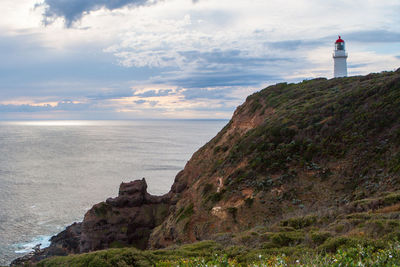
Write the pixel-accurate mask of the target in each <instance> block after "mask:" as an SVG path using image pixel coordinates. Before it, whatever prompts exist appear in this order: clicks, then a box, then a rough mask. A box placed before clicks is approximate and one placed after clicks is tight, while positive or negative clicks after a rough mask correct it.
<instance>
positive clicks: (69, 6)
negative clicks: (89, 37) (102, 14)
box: [37, 0, 156, 27]
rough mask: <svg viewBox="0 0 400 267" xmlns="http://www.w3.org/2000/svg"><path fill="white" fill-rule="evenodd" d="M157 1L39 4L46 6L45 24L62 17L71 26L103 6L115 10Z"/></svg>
mask: <svg viewBox="0 0 400 267" xmlns="http://www.w3.org/2000/svg"><path fill="white" fill-rule="evenodd" d="M155 2H156V1H154V0H153V1H151V0H45V1H44V2H43V3H42V4H38V5H37V6H43V5H44V6H45V12H44V14H43V16H44V20H43V22H44V23H45V24H50V23H52V22H53V21H54V20H55V19H57V18H59V17H61V18H64V20H65V25H66V26H67V27H71V26H72V24H73V23H74V22H76V21H78V20H80V19H81V18H82V16H83V15H85V14H89V13H90V12H92V11H96V10H99V9H102V8H105V9H108V10H114V9H118V8H122V7H125V6H129V7H138V6H144V5H150V4H153V3H155Z"/></svg>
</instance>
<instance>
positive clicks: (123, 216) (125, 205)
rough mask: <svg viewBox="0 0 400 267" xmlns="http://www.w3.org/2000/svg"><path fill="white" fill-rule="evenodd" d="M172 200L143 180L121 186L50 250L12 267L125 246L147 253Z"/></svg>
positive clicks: (54, 241)
mask: <svg viewBox="0 0 400 267" xmlns="http://www.w3.org/2000/svg"><path fill="white" fill-rule="evenodd" d="M172 196H173V193H172V192H170V193H168V194H166V195H163V196H153V195H150V194H149V193H147V183H146V180H145V179H144V178H143V179H142V180H136V181H133V182H129V183H121V185H120V188H119V194H118V196H117V197H115V198H108V199H107V200H106V201H105V202H101V203H98V204H96V205H94V206H93V207H92V208H91V209H90V210H89V211H88V212H87V213H86V214H85V217H84V219H83V221H82V222H79V223H74V224H72V225H70V226H68V227H67V228H66V229H65V230H64V231H62V232H60V233H59V234H57V235H55V236H53V237H52V238H51V239H50V241H51V244H50V246H49V247H47V248H43V249H40V248H37V249H36V250H35V251H33V252H31V253H29V254H27V255H25V256H23V257H20V258H18V259H15V260H14V261H12V263H11V266H19V265H23V264H26V263H35V262H39V261H41V260H43V259H46V258H49V257H53V256H66V255H69V254H77V253H84V252H89V251H95V250H100V249H107V248H112V247H121V246H126V245H130V246H134V247H136V248H139V249H146V248H147V244H148V239H149V237H150V233H151V231H152V230H153V229H154V228H155V227H156V226H158V225H160V224H161V223H162V222H163V220H164V219H165V218H166V216H167V215H168V214H169V209H170V207H171V204H172V203H174V201H173V197H172Z"/></svg>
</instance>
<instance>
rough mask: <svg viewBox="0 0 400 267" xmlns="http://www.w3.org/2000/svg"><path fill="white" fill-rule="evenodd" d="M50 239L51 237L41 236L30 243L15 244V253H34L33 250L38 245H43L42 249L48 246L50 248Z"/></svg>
mask: <svg viewBox="0 0 400 267" xmlns="http://www.w3.org/2000/svg"><path fill="white" fill-rule="evenodd" d="M50 238H51V236H46V235H41V236H37V237H35V238H33V239H32V240H31V241H29V242H28V243H18V244H15V245H14V247H15V251H14V252H15V253H18V254H24V253H29V252H31V251H33V248H34V247H35V246H36V245H38V244H41V245H40V248H47V247H48V246H50Z"/></svg>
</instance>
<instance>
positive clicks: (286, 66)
mask: <svg viewBox="0 0 400 267" xmlns="http://www.w3.org/2000/svg"><path fill="white" fill-rule="evenodd" d="M82 1H85V0H82ZM40 2H42V1H39V0H19V1H15V0H3V1H1V2H0V10H2V11H3V12H2V16H0V29H1V31H2V32H1V34H2V36H10V35H13V36H18V35H24V36H25V38H22V39H21V40H23V39H29V38H30V39H32V40H34V41H35V44H37V45H38V46H41V47H42V48H43V49H42V50H40V51H41V53H40V54H38V55H39V56H37V57H32V59H31V60H32V61H34V62H33V63H32V62H30V63H31V65H32V66H34V65H35V64H34V63H36V62H39V61H41V60H43V58H44V59H46V60H50V59H52V60H54V61H55V63H57V62H58V61H57V60H59V63H58V64H59V65H62V64H65V58H67V57H69V56H72V57H73V56H74V55H75V54H76V55H75V56H76V57H82V55H85V56H88V55H90V56H88V57H87V58H88V59H87V60H92V61H93V62H88V68H87V69H85V68H83V67H81V66H80V65H81V61H79V63H77V65H79V66H76V68H77V69H81V72H82V75H80V76H79V79H77V80H76V81H74V82H71V80H68V81H62V79H57V80H53V79H52V77H49V78H48V79H44V80H43V81H42V82H40V81H37V84H38V88H40V84H42V85H43V86H44V84H47V85H46V86H47V87H46V90H45V89H44V87H43V89H42V91H40V89H38V90H36V91H35V94H39V95H38V96H35V97H37V99H39V98H46V96H47V97H48V96H49V92H48V90H49V89H48V87H49V85H48V84H49V83H51V86H52V88H54V89H53V90H54V92H52V94H51V96H55V95H57V94H61V93H60V92H57V90H64V91H63V92H62V95H65V90H66V89H65V88H66V86H65V84H68V86H70V87H71V88H70V89H68V90H69V91H70V92H71V95H70V96H69V97H70V98H73V97H74V95H73V94H76V99H78V100H79V101H82V100H84V99H83V98H84V97H85V95H86V96H88V98H89V99H87V101H97V102H96V105H97V106H96V108H100V107H101V106H103V107H104V108H105V109H107V110H109V109H113V110H116V111H118V112H120V113H124V112H125V113H129V114H133V113H134V114H139V116H144V115H148V114H150V113H151V114H152V115H154V116H156V114H159V116H187V115H188V114H190V116H197V117H198V116H207V115H209V114H212V113H219V114H220V115H221V116H227V117H229V116H230V113H231V112H232V111H233V109H234V107H235V106H236V105H237V104H239V103H240V102H242V101H243V100H244V98H245V96H247V95H248V94H249V93H252V92H254V91H255V90H258V89H260V88H261V87H264V86H265V85H267V84H272V83H275V82H277V81H283V80H290V81H296V80H302V79H304V78H312V77H320V76H326V77H332V67H333V62H332V49H333V42H334V41H335V38H336V35H337V34H342V35H343V38H344V39H345V40H346V41H347V47H348V52H349V59H348V64H349V74H350V75H352V74H357V75H358V74H367V73H368V72H371V71H374V72H375V71H381V70H392V69H395V68H397V67H399V66H400V58H399V57H398V56H399V55H400V48H399V47H400V46H399V41H396V40H397V39H396V38H397V35H398V34H400V32H399V29H398V25H399V24H400V16H398V14H399V13H400V3H399V2H398V0H384V1H378V0H364V1H361V0H355V1H344V0H336V1H332V0H327V1H319V0H302V1H300V0H297V1H296V0H283V1H282V0H280V1H278V0H270V1H265V0H253V1H248V0H235V1H232V0H218V1H215V0H200V1H197V2H196V3H195V4H193V1H191V0H168V1H159V2H158V3H156V4H154V5H150V6H141V7H135V8H130V7H123V8H119V9H113V10H111V11H110V10H108V9H106V8H101V9H97V10H94V11H91V12H90V13H89V14H87V15H84V16H83V17H82V19H81V20H80V21H78V22H77V23H76V24H74V27H72V28H66V27H65V26H64V21H63V18H59V19H56V21H55V23H53V24H51V25H48V26H47V27H44V26H43V25H42V24H41V21H42V19H43V17H42V14H43V12H44V7H40V8H36V9H35V8H34V6H35V4H37V3H40ZM357 33H358V35H357ZM360 33H362V34H360ZM368 34H374V35H375V34H376V35H377V37H376V39H377V40H376V41H374V44H372V43H371V41H370V40H366V39H368V38H366V36H367V37H368ZM396 34H397V35H396ZM380 37H381V38H382V39H380ZM363 40H366V41H363ZM387 41H391V42H392V43H393V44H392V45H388V44H385V43H384V42H387ZM21 49H22V48H21ZM76 51H79V52H78V53H76ZM396 56H397V57H396ZM39 58H40V59H39ZM11 59H12V58H11ZM93 59H96V60H93ZM90 64H92V66H93V68H92V69H96V70H99V64H104V65H105V66H109V65H112V64H118V65H119V66H122V68H121V69H125V70H127V71H131V72H132V78H127V77H129V74H124V76H123V77H124V79H123V80H121V81H120V82H119V85H118V81H117V80H113V81H112V82H111V81H110V82H109V83H107V81H105V82H104V81H103V80H102V83H105V84H104V85H99V86H98V88H99V89H98V94H95V93H93V91H94V89H93V88H94V87H95V86H97V85H98V84H101V83H99V82H98V81H96V79H97V78H96V77H95V78H93V77H91V78H89V76H90V75H88V78H85V76H84V74H85V71H86V72H87V73H90V71H91V68H90V67H91V65H90ZM50 67H51V66H50ZM50 67H49V66H46V68H50ZM72 67H73V66H72ZM72 67H71V68H72ZM44 71H45V70H44ZM113 71H121V72H123V70H119V69H117V68H115V69H113ZM136 73H140V75H141V78H140V79H139V78H137V77H138V76H140V75H139V74H136ZM105 74H107V71H104V72H102V74H101V75H102V77H99V78H102V79H103V78H104V77H103V76H105ZM134 75H136V76H134ZM94 76H95V75H94ZM82 77H83V78H82ZM68 78H69V79H70V77H68ZM96 82H97V83H96ZM88 84H90V87H91V88H90V90H89V89H88V87H89V86H88ZM130 87H132V88H133V89H134V90H136V91H135V92H138V90H140V89H141V90H144V91H146V90H154V91H155V92H159V91H160V90H161V89H163V90H164V89H172V90H173V91H172V93H171V94H168V95H163V96H153V97H147V98H146V99H145V100H144V98H143V97H140V96H135V95H134V94H133V93H134V91H132V95H129V88H130ZM61 88H62V89H61ZM102 88H107V92H102ZM78 91H79V92H80V93H79V94H78ZM40 92H42V93H40ZM4 95H6V94H4ZM92 95H95V96H96V95H97V97H92V98H90V97H89V96H92ZM200 96H203V98H201V97H200ZM27 97H28V98H29V97H30V98H31V100H32V99H33V98H34V96H32V95H31V96H30V95H29V94H28V96H27ZM216 98H221V99H220V100H218V99H216ZM110 99H114V100H110ZM7 100H8V101H13V99H7ZM51 101H55V102H59V101H57V99H53V98H52V100H51ZM134 101H139V102H136V103H135V102H134ZM142 101H145V102H142ZM31 102H32V101H30V102H29V101H27V103H31ZM33 102H35V101H33ZM206 108H208V109H209V110H208V111H207V110H206ZM228 110H229V111H228ZM183 114H185V115H183ZM196 114H197V115H196Z"/></svg>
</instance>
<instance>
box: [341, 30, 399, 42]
mask: <svg viewBox="0 0 400 267" xmlns="http://www.w3.org/2000/svg"><path fill="white" fill-rule="evenodd" d="M346 38H348V39H350V40H351V41H357V42H365V43H393V42H395V43H397V42H400V32H393V31H387V30H370V31H355V32H350V33H348V34H347V35H346Z"/></svg>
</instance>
